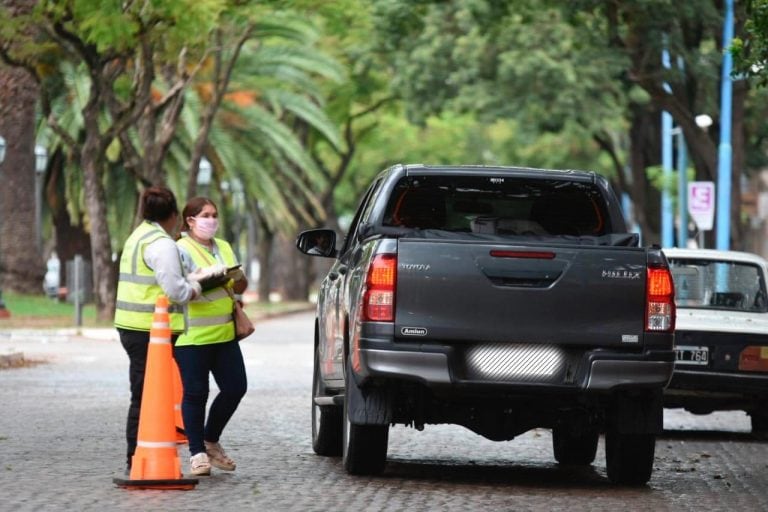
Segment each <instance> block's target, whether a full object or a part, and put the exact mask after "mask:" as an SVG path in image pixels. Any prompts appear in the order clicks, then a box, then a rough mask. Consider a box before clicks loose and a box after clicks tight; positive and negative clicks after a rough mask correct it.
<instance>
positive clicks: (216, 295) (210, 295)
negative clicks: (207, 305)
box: [199, 288, 229, 301]
mask: <svg viewBox="0 0 768 512" xmlns="http://www.w3.org/2000/svg"><path fill="white" fill-rule="evenodd" d="M224 297H229V292H228V291H227V290H225V289H224V288H214V289H213V290H211V291H209V292H205V293H203V298H202V299H199V300H210V301H214V300H219V299H223V298H224Z"/></svg>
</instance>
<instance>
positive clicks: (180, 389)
mask: <svg viewBox="0 0 768 512" xmlns="http://www.w3.org/2000/svg"><path fill="white" fill-rule="evenodd" d="M183 398H184V386H183V385H182V384H181V373H179V365H177V364H176V361H175V360H174V361H173V419H174V422H175V425H176V443H177V444H186V443H188V442H189V441H188V440H187V434H186V432H184V418H183V417H182V416H181V400H182V399H183Z"/></svg>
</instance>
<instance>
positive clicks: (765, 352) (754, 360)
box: [739, 345, 768, 372]
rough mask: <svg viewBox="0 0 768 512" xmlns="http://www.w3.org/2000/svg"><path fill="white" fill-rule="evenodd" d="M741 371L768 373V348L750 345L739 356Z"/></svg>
mask: <svg viewBox="0 0 768 512" xmlns="http://www.w3.org/2000/svg"><path fill="white" fill-rule="evenodd" d="M739 370H741V371H743V372H768V347H759V346H757V347H756V346H753V345H750V346H749V347H744V350H742V351H741V354H739Z"/></svg>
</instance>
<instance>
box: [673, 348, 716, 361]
mask: <svg viewBox="0 0 768 512" xmlns="http://www.w3.org/2000/svg"><path fill="white" fill-rule="evenodd" d="M675 353H676V354H677V357H676V359H675V364H678V365H696V366H704V365H706V364H708V363H709V347H696V346H693V345H678V346H676V347H675Z"/></svg>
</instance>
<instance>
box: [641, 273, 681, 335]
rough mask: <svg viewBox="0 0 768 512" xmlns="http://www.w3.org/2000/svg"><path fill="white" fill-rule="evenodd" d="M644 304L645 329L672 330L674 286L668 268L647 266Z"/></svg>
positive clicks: (673, 323) (673, 325) (673, 327)
mask: <svg viewBox="0 0 768 512" xmlns="http://www.w3.org/2000/svg"><path fill="white" fill-rule="evenodd" d="M645 304H646V310H645V330H646V331H655V332H670V331H674V329H675V288H674V286H673V285H672V274H671V273H670V272H669V269H668V268H665V267H662V268H657V267H649V268H648V277H647V288H646V295H645Z"/></svg>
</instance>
